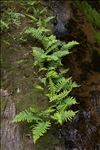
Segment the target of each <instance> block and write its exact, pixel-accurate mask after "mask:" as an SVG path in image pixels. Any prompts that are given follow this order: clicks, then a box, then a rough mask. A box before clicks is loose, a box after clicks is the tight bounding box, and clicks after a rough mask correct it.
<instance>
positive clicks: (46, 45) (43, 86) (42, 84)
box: [13, 25, 78, 143]
mask: <svg viewBox="0 0 100 150" xmlns="http://www.w3.org/2000/svg"><path fill="white" fill-rule="evenodd" d="M24 33H25V34H28V35H29V34H30V35H31V36H33V37H34V38H35V39H37V40H38V41H39V42H40V43H41V46H40V47H32V54H33V56H34V67H37V68H38V73H39V76H38V77H37V78H38V81H39V84H38V85H37V86H36V88H38V89H39V90H43V92H44V97H46V99H47V101H48V106H47V107H46V108H45V109H43V110H41V111H38V110H36V109H35V108H34V107H30V108H28V109H26V110H25V111H22V112H20V113H19V114H17V115H16V117H15V118H14V120H13V122H23V121H26V122H28V123H33V125H32V126H31V130H32V134H33V139H34V143H36V141H37V140H38V139H39V138H40V137H41V136H42V135H44V133H46V132H47V130H48V129H50V127H51V126H52V124H54V123H55V124H61V125H62V124H63V123H64V122H66V121H70V120H71V119H72V118H73V117H74V116H75V114H76V113H77V111H73V110H72V109H71V106H72V105H74V104H76V103H77V102H76V99H75V98H74V97H72V96H70V95H69V94H70V92H71V91H72V89H73V88H76V87H78V85H77V84H76V83H75V82H73V81H72V78H71V77H68V78H65V77H64V74H65V73H67V71H68V69H66V70H65V69H62V68H63V65H62V62H61V60H62V58H63V57H64V56H66V55H68V54H70V53H71V52H70V51H69V50H70V49H71V48H72V47H73V46H75V45H77V44H78V42H76V41H72V42H68V43H65V42H62V41H60V40H57V39H56V37H55V36H54V35H52V34H50V32H49V30H48V29H47V28H46V27H45V26H41V25H40V26H39V27H38V28H32V27H30V28H27V29H26V30H25V31H24ZM41 72H42V74H41Z"/></svg>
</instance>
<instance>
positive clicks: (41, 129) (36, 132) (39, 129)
mask: <svg viewBox="0 0 100 150" xmlns="http://www.w3.org/2000/svg"><path fill="white" fill-rule="evenodd" d="M50 126H51V123H50V121H43V122H39V123H37V124H36V125H35V126H34V128H33V129H32V133H33V139H34V143H36V141H37V140H38V139H39V138H40V137H41V136H43V135H44V133H46V132H47V130H48V129H49V128H50Z"/></svg>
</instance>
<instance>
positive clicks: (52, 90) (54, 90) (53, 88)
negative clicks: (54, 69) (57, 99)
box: [49, 78, 56, 96]
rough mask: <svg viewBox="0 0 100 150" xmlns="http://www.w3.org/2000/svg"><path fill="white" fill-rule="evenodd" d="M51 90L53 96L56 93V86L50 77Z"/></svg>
mask: <svg viewBox="0 0 100 150" xmlns="http://www.w3.org/2000/svg"><path fill="white" fill-rule="evenodd" d="M49 91H50V94H51V96H54V95H55V92H56V88H55V84H54V83H53V81H52V79H51V78H49Z"/></svg>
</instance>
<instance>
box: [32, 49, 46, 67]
mask: <svg viewBox="0 0 100 150" xmlns="http://www.w3.org/2000/svg"><path fill="white" fill-rule="evenodd" d="M32 49H33V56H34V60H35V62H34V64H35V65H40V64H41V63H42V62H43V61H44V60H45V59H46V58H47V56H46V55H45V54H44V50H43V49H41V48H37V47H33V48H32Z"/></svg>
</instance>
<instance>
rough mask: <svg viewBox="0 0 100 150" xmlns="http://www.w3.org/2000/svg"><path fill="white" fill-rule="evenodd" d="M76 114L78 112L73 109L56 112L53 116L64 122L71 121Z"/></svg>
mask: <svg viewBox="0 0 100 150" xmlns="http://www.w3.org/2000/svg"><path fill="white" fill-rule="evenodd" d="M75 114H76V112H74V111H72V110H68V111H61V112H56V113H55V114H54V116H53V117H52V118H53V119H54V120H56V121H57V122H58V123H60V124H62V123H63V122H64V121H70V120H71V119H72V118H73V117H74V116H75Z"/></svg>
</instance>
